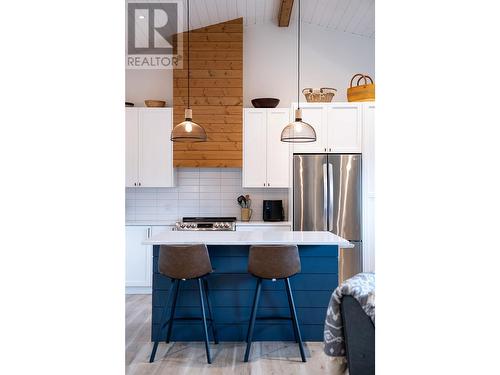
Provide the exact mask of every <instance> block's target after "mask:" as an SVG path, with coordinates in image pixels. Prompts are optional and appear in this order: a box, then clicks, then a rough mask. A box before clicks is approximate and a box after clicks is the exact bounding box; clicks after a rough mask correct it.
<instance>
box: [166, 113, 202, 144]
mask: <svg viewBox="0 0 500 375" xmlns="http://www.w3.org/2000/svg"><path fill="white" fill-rule="evenodd" d="M184 117H185V119H184V121H182V122H181V123H180V124H177V125H175V127H174V128H173V129H172V133H171V134H170V140H171V141H173V142H206V141H207V133H206V132H205V129H203V127H201V126H200V125H198V124H197V123H196V122H193V111H192V110H191V108H187V109H186V110H185V111H184Z"/></svg>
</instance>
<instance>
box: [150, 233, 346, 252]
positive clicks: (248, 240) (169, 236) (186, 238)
mask: <svg viewBox="0 0 500 375" xmlns="http://www.w3.org/2000/svg"><path fill="white" fill-rule="evenodd" d="M191 243H204V244H206V245H337V246H339V248H342V249H348V248H352V247H354V245H353V244H351V243H350V242H349V241H347V240H346V239H344V238H342V237H339V236H337V235H335V234H333V233H330V232H326V231H325V232H312V231H311V232H300V231H291V232H285V231H260V230H255V231H246V232H236V231H227V232H223V231H220V232H218V231H214V232H210V231H206V232H204V231H199V232H197V231H192V232H190V231H165V232H163V233H159V234H157V235H155V236H153V237H151V238H149V239H147V240H145V241H144V242H143V244H144V245H169V244H170V245H174V244H191Z"/></svg>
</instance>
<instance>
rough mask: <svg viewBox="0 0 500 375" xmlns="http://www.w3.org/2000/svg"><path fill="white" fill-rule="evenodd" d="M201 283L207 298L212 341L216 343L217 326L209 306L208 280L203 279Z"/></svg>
mask: <svg viewBox="0 0 500 375" xmlns="http://www.w3.org/2000/svg"><path fill="white" fill-rule="evenodd" d="M203 284H204V286H205V298H206V299H207V310H208V317H209V318H210V322H211V326H212V335H213V336H214V343H215V344H218V343H219V340H218V338H217V328H216V327H215V320H214V316H213V315H212V308H211V306H210V297H209V294H208V281H207V279H203Z"/></svg>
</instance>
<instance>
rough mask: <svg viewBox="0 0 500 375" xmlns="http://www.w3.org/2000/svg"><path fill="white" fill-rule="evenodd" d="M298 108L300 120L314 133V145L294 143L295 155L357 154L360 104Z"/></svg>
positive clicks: (360, 135) (321, 104) (335, 104)
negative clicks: (312, 129) (299, 109)
mask: <svg viewBox="0 0 500 375" xmlns="http://www.w3.org/2000/svg"><path fill="white" fill-rule="evenodd" d="M300 107H301V108H302V120H303V121H304V122H307V123H308V124H309V125H311V126H312V127H313V128H314V130H315V131H316V142H310V143H294V144H293V152H294V153H295V154H300V153H314V154H317V153H337V154H341V153H360V152H361V149H362V134H363V131H362V126H363V122H362V108H363V107H362V103H301V104H300ZM295 108H297V104H296V103H295V104H293V106H292V110H293V111H295Z"/></svg>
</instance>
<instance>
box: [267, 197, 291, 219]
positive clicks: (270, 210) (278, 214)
mask: <svg viewBox="0 0 500 375" xmlns="http://www.w3.org/2000/svg"><path fill="white" fill-rule="evenodd" d="M263 206H264V207H263V209H262V220H264V221H283V220H285V212H284V210H283V201H281V200H264V201H263Z"/></svg>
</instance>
